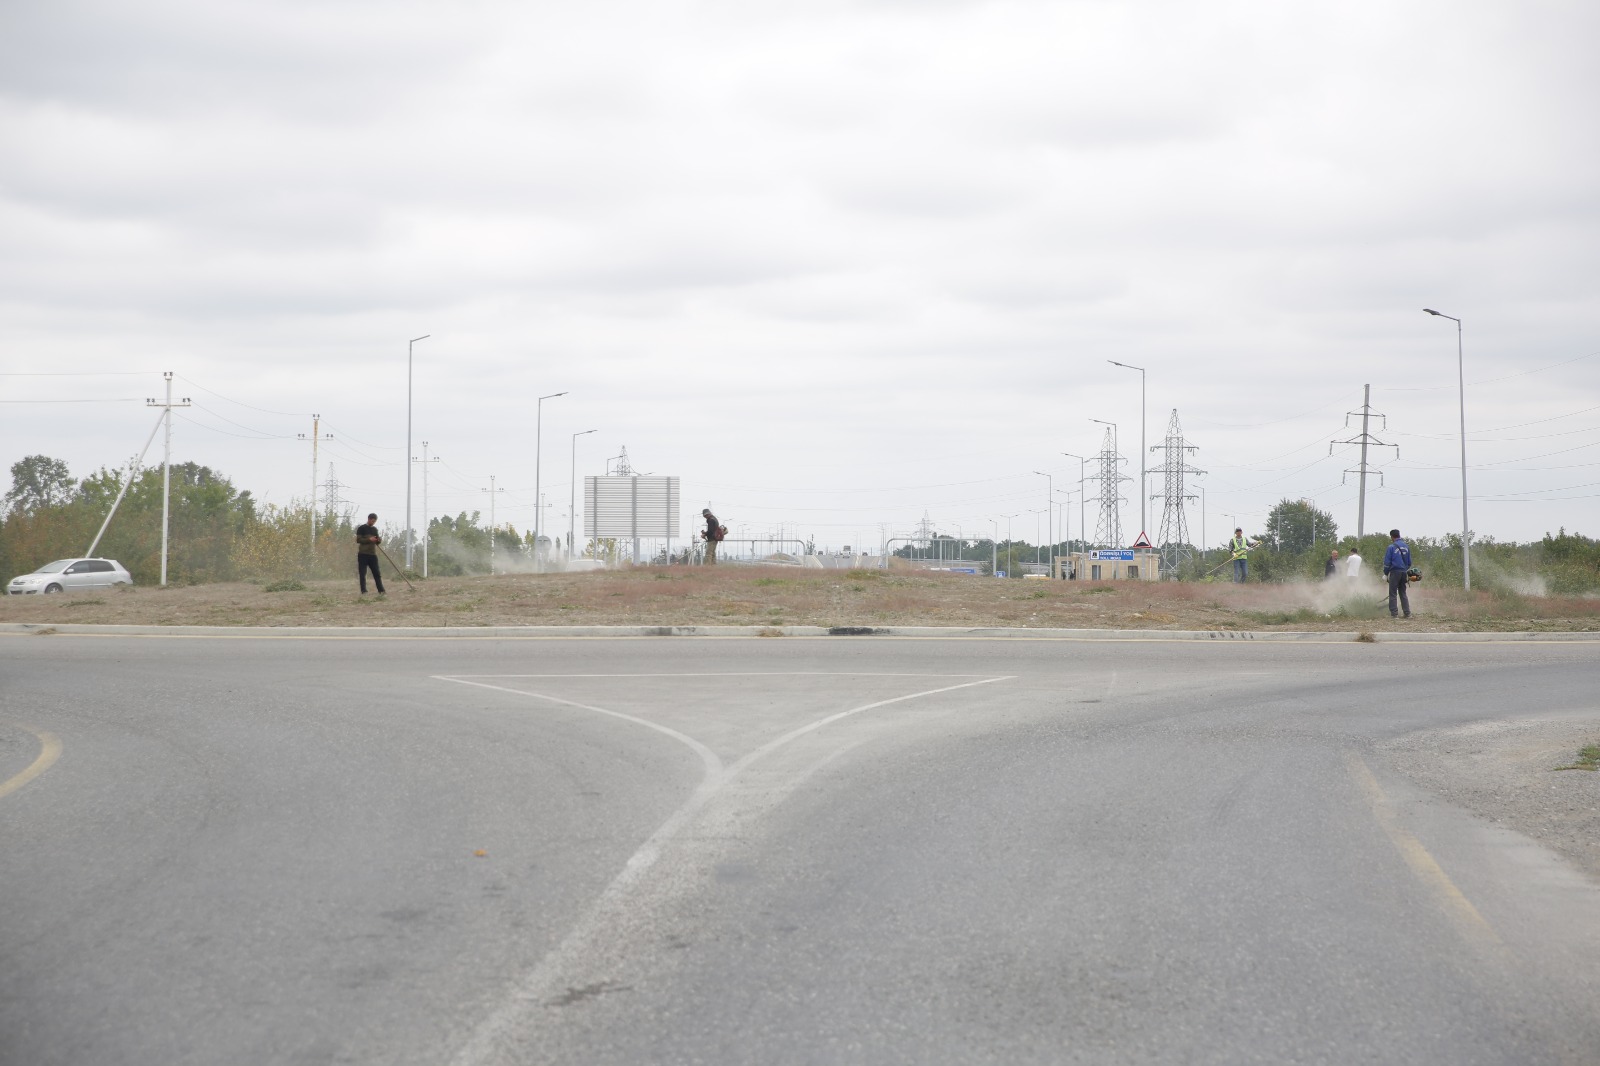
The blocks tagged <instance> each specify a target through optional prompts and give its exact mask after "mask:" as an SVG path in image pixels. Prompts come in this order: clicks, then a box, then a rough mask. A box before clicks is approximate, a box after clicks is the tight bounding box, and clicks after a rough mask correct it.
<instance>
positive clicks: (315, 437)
mask: <svg viewBox="0 0 1600 1066" xmlns="http://www.w3.org/2000/svg"><path fill="white" fill-rule="evenodd" d="M321 424H322V416H321V415H312V416H311V436H310V437H307V436H306V435H305V434H304V433H300V434H297V436H299V438H300V439H301V440H309V441H311V554H312V556H313V558H314V557H315V555H316V552H317V444H318V442H320V441H325V440H332V439H333V434H332V433H329V434H328V435H327V436H321V435H320V434H319V433H318V432H317V430H318V428H319V427H320V425H321Z"/></svg>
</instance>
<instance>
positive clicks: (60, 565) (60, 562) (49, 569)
mask: <svg viewBox="0 0 1600 1066" xmlns="http://www.w3.org/2000/svg"><path fill="white" fill-rule="evenodd" d="M77 561H78V560H76V559H57V560H56V561H55V562H53V563H45V564H44V565H43V566H41V567H39V569H37V570H35V571H34V573H36V574H59V573H61V571H63V570H65V569H66V568H67V567H69V566H71V565H72V564H73V563H75V562H77Z"/></svg>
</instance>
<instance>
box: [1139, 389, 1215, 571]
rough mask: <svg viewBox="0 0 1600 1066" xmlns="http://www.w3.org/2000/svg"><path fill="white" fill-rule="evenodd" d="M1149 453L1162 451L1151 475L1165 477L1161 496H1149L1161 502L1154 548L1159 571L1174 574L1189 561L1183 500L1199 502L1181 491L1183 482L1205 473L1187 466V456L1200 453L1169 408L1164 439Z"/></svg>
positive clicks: (1187, 530) (1188, 544)
mask: <svg viewBox="0 0 1600 1066" xmlns="http://www.w3.org/2000/svg"><path fill="white" fill-rule="evenodd" d="M1150 450H1151V451H1153V452H1161V453H1162V454H1163V462H1162V464H1161V465H1160V466H1158V467H1155V468H1154V469H1152V470H1151V471H1150V472H1151V473H1152V474H1164V475H1166V477H1165V481H1164V484H1163V488H1162V491H1161V494H1160V495H1157V494H1156V493H1153V492H1152V493H1151V494H1150V498H1151V499H1152V500H1161V501H1162V504H1161V532H1160V533H1159V534H1157V536H1156V545H1157V547H1159V548H1160V549H1161V568H1162V569H1163V570H1165V571H1167V572H1168V573H1176V572H1177V569H1178V565H1179V564H1180V563H1182V562H1183V561H1184V560H1187V559H1188V558H1190V556H1191V554H1192V552H1191V551H1190V543H1191V542H1190V540H1189V522H1188V519H1187V518H1186V517H1185V516H1184V513H1183V504H1184V501H1185V500H1194V499H1198V498H1199V497H1197V496H1191V495H1190V494H1189V493H1188V492H1186V491H1184V486H1183V479H1184V476H1185V475H1188V474H1196V475H1198V474H1204V473H1205V471H1204V470H1198V469H1196V468H1195V467H1192V466H1190V465H1188V463H1186V462H1185V461H1184V460H1186V459H1187V458H1188V457H1189V454H1190V453H1193V452H1196V451H1199V450H1200V449H1199V446H1198V445H1194V444H1190V443H1189V442H1188V441H1186V440H1184V439H1183V427H1182V426H1180V425H1178V409H1177V408H1176V407H1174V408H1173V409H1172V420H1171V421H1170V422H1168V423H1167V437H1166V439H1165V440H1164V441H1162V442H1161V443H1160V444H1152V445H1151V446H1150Z"/></svg>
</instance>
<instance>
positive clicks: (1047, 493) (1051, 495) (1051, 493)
mask: <svg viewBox="0 0 1600 1066" xmlns="http://www.w3.org/2000/svg"><path fill="white" fill-rule="evenodd" d="M1034 473H1035V474H1038V475H1039V476H1040V477H1042V478H1044V524H1045V527H1046V532H1048V533H1049V534H1050V569H1052V570H1054V569H1055V568H1056V523H1055V514H1054V513H1053V512H1052V511H1051V508H1052V507H1053V506H1054V505H1055V496H1056V482H1055V479H1054V478H1052V477H1051V476H1050V475H1049V474H1046V473H1045V472H1044V471H1043V470H1035V471H1034Z"/></svg>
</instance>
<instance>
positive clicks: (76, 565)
mask: <svg viewBox="0 0 1600 1066" xmlns="http://www.w3.org/2000/svg"><path fill="white" fill-rule="evenodd" d="M131 584H133V575H132V574H130V573H128V571H127V569H126V568H124V567H123V565H122V564H121V563H119V562H117V561H116V560H115V559H57V560H56V561H55V562H53V563H45V564H44V565H43V566H41V567H39V569H37V570H35V571H34V572H33V573H31V574H23V575H22V576H21V577H14V578H12V579H11V584H10V585H7V586H6V591H7V592H8V593H10V594H11V595H13V596H31V595H33V594H34V593H36V592H67V591H69V590H71V589H87V588H104V587H106V586H107V585H131Z"/></svg>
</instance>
